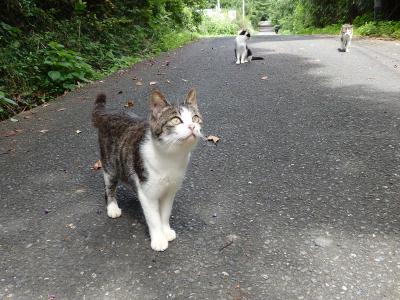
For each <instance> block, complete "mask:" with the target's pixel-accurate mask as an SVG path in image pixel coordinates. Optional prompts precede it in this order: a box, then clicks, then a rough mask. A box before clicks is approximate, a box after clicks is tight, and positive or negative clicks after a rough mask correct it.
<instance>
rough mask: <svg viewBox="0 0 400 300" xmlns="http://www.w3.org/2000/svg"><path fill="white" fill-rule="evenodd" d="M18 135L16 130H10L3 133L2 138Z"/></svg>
mask: <svg viewBox="0 0 400 300" xmlns="http://www.w3.org/2000/svg"><path fill="white" fill-rule="evenodd" d="M16 134H17V132H16V131H15V130H10V131H6V132H2V133H1V135H0V136H2V137H10V136H14V135H16Z"/></svg>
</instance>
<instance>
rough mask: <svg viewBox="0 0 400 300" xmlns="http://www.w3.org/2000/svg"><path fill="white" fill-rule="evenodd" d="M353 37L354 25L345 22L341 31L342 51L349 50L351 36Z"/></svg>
mask: <svg viewBox="0 0 400 300" xmlns="http://www.w3.org/2000/svg"><path fill="white" fill-rule="evenodd" d="M352 37H353V25H350V24H344V25H342V29H341V31H340V41H341V44H342V45H341V46H342V47H341V51H342V52H349V51H350V50H349V47H350V43H351V38H352Z"/></svg>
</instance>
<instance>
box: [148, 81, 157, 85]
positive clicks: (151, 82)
mask: <svg viewBox="0 0 400 300" xmlns="http://www.w3.org/2000/svg"><path fill="white" fill-rule="evenodd" d="M149 84H150V85H155V84H157V81H150V83H149Z"/></svg>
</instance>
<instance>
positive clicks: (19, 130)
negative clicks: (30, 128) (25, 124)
mask: <svg viewBox="0 0 400 300" xmlns="http://www.w3.org/2000/svg"><path fill="white" fill-rule="evenodd" d="M15 131H16V132H18V133H21V132H23V131H24V130H23V129H15Z"/></svg>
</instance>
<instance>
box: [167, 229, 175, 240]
mask: <svg viewBox="0 0 400 300" xmlns="http://www.w3.org/2000/svg"><path fill="white" fill-rule="evenodd" d="M164 236H165V238H166V239H167V241H168V242H170V241H173V240H174V239H176V233H175V230H173V229H171V228H168V229H166V230H164Z"/></svg>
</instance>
